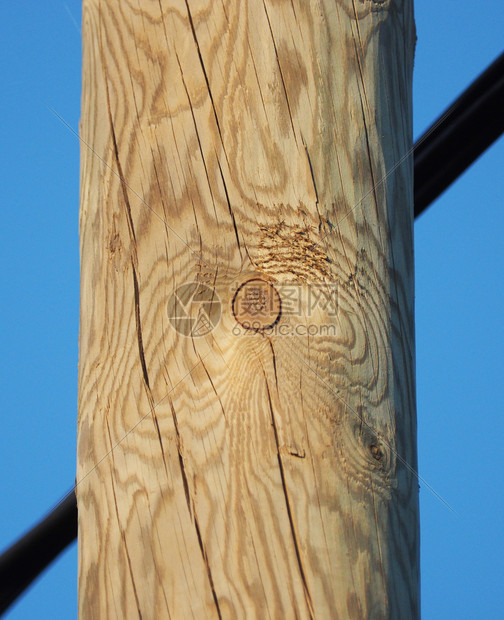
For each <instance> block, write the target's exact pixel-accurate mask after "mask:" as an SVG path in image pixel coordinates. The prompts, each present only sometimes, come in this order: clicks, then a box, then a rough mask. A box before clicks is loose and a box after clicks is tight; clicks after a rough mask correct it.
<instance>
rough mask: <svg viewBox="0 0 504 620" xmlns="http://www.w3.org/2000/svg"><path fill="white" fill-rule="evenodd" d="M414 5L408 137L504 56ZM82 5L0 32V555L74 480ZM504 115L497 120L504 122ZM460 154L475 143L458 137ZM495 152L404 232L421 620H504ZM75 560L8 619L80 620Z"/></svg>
mask: <svg viewBox="0 0 504 620" xmlns="http://www.w3.org/2000/svg"><path fill="white" fill-rule="evenodd" d="M484 8H485V10H484V11H483V10H481V8H477V5H476V4H475V3H474V2H473V3H469V2H468V3H461V2H455V1H454V0H445V1H444V2H442V3H440V2H434V1H433V0H417V2H416V8H415V14H416V23H417V32H418V43H417V51H416V60H415V78H414V97H413V98H414V127H415V137H418V136H419V135H420V134H421V133H422V132H423V130H424V129H426V128H427V127H428V125H430V124H431V122H432V121H433V120H434V119H435V118H436V117H437V116H438V115H439V114H440V113H441V112H442V111H443V110H444V109H445V108H446V107H447V106H448V105H449V104H450V103H451V101H452V100H453V99H454V98H455V97H456V96H457V95H458V94H459V93H460V92H461V91H462V90H463V89H464V88H465V87H466V86H467V85H468V84H469V82H471V81H472V80H473V79H474V78H475V77H476V75H477V74H478V73H480V72H481V71H482V70H483V69H484V68H485V67H486V66H487V65H488V64H489V63H490V62H491V61H492V60H493V59H494V58H495V57H496V56H497V55H498V54H499V53H500V52H501V51H502V50H503V49H504V4H502V3H500V2H494V3H491V4H490V5H488V4H486V5H485V6H484ZM79 27H80V2H79V1H77V0H68V1H67V2H59V1H53V0H46V1H45V2H35V1H34V0H32V1H28V0H18V1H17V2H14V3H3V4H2V19H1V21H0V41H1V53H0V77H1V81H0V84H1V92H2V97H1V99H0V109H1V114H0V119H1V120H0V158H1V159H0V175H1V193H0V196H1V204H2V211H1V213H2V222H1V226H0V290H1V294H2V298H1V304H0V342H1V346H2V354H1V360H2V364H1V369H0V399H1V400H0V411H1V420H2V425H1V433H0V504H1V509H0V549H3V548H4V547H5V546H7V545H8V544H9V543H10V542H11V541H13V540H14V539H15V538H16V537H17V536H18V535H20V534H21V533H22V532H23V531H24V530H26V529H28V528H29V527H31V526H32V525H33V524H34V522H35V521H36V520H38V518H39V517H40V516H42V515H43V514H44V513H45V512H46V511H47V510H48V509H49V508H50V507H51V506H53V505H54V504H55V503H56V502H57V501H58V499H59V498H60V497H61V496H62V495H63V494H64V493H65V492H66V491H67V490H68V489H69V488H70V487H71V485H72V484H73V480H74V476H75V450H76V400H77V354H78V349H77V338H78V320H79V316H78V311H79V255H78V200H79V144H78V141H77V139H76V138H75V136H74V135H72V134H71V132H70V131H69V130H68V129H67V128H65V127H64V126H63V125H62V123H61V122H60V121H59V120H58V119H57V118H56V117H55V116H54V114H53V113H52V112H51V111H50V108H53V109H54V110H56V111H57V113H58V114H59V115H61V116H62V117H63V118H64V119H65V120H66V121H67V122H68V123H69V124H70V125H71V126H72V127H74V128H75V129H77V127H78V120H79V116H80V109H79V108H80V72H81V64H80V63H81V59H80V48H81V43H80V32H79ZM503 113H504V111H503ZM468 139H470V136H468ZM503 171H504V139H500V140H499V141H498V142H497V143H496V144H495V145H494V146H493V147H492V148H491V149H489V151H487V153H485V154H484V155H483V156H482V157H481V158H480V159H479V160H478V161H477V162H476V164H475V165H474V166H473V167H472V168H471V169H470V170H469V171H467V172H466V173H465V174H464V175H463V176H462V177H461V178H460V179H459V180H458V181H457V183H456V184H454V185H453V186H452V187H451V188H450V189H449V190H448V191H447V192H446V193H445V194H444V195H443V196H442V197H441V198H440V199H439V200H438V201H437V202H436V203H435V204H434V205H433V206H432V207H431V208H430V210H429V211H428V212H426V213H425V214H424V215H423V216H421V218H420V219H419V220H417V222H416V224H415V244H416V250H415V251H416V332H417V394H418V397H417V399H418V426H419V436H418V440H419V461H420V463H419V471H420V475H421V476H422V478H423V479H425V480H426V481H427V482H428V483H429V484H430V485H431V486H432V487H433V488H434V489H435V490H436V492H437V493H439V494H440V495H441V496H442V498H443V499H444V500H445V501H446V502H447V503H448V504H449V505H450V506H451V507H452V508H453V509H454V510H455V511H456V513H457V514H454V513H453V512H451V511H450V510H449V509H448V508H447V507H446V506H445V505H444V504H443V503H442V502H441V501H439V499H437V498H436V497H435V496H434V495H433V494H432V493H431V492H430V491H429V489H428V488H426V486H425V485H424V484H422V483H421V484H420V486H421V490H420V498H421V541H422V542H421V551H422V610H423V618H424V619H428V620H430V619H438V618H439V619H444V618H458V619H459V620H460V619H465V618H467V619H468V620H469V619H470V620H475V619H479V618H485V619H488V618H497V617H502V596H501V588H502V582H503V578H504V561H503V557H504V553H503V552H504V546H503V536H502V515H503V513H504V494H503V492H502V489H501V481H502V480H503V478H504V459H503V458H502V446H503V444H504V415H503V413H504V408H503V398H502V392H501V386H502V384H503V379H502V368H503V365H502V355H503V350H504V337H503V336H504V333H503V332H504V329H503V325H502V315H503V312H502V307H503V305H504V284H503V277H502V274H503V267H504V260H503V259H504V249H503V247H504V246H503V242H502V239H503V234H504V172H503ZM76 582H77V552H76V546H75V545H73V546H72V548H71V549H69V550H68V551H66V552H65V553H64V554H63V555H62V556H61V557H60V559H59V560H58V561H57V562H56V563H55V564H54V565H53V566H52V567H51V568H50V569H49V570H48V571H47V572H46V573H45V574H44V575H43V576H42V577H41V578H40V579H39V580H38V581H37V582H36V583H35V585H34V586H33V587H32V588H30V590H29V591H28V592H27V593H26V594H25V596H24V597H23V598H22V599H20V600H19V602H17V603H16V605H15V606H13V607H12V608H11V611H10V612H9V613H8V614H7V615H6V618H9V619H11V620H20V619H28V618H30V619H32V618H46V617H47V618H49V617H50V618H52V619H53V620H58V619H60V618H61V619H65V620H68V619H69V618H76V615H77V614H76V605H77V586H76Z"/></svg>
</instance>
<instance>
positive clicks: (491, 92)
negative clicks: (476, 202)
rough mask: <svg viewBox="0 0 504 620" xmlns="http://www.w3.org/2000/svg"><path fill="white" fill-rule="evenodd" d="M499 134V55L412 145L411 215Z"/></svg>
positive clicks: (502, 77)
mask: <svg viewBox="0 0 504 620" xmlns="http://www.w3.org/2000/svg"><path fill="white" fill-rule="evenodd" d="M503 132H504V53H502V54H501V55H500V56H499V57H498V58H497V60H495V61H494V62H493V63H492V64H491V65H490V66H489V67H488V69H486V71H484V72H483V73H482V74H481V75H480V76H479V77H478V78H477V79H476V80H475V81H474V82H473V83H472V84H471V85H470V86H469V87H468V88H467V89H466V90H465V91H464V92H463V93H462V94H461V95H460V97H458V99H456V100H455V102H454V103H452V105H451V106H450V107H449V108H448V110H446V112H445V113H444V114H442V115H441V116H440V117H439V119H438V120H437V121H436V122H435V123H434V124H433V125H432V126H431V128H430V129H428V130H427V131H426V132H425V133H424V134H423V136H422V137H421V138H420V139H419V140H418V141H417V142H416V144H415V146H414V160H415V164H414V165H415V217H418V216H419V215H420V214H421V213H422V212H423V211H425V209H426V208H427V207H428V206H429V205H430V204H431V203H432V202H434V200H436V198H437V197H438V196H440V195H441V194H442V193H443V192H444V191H445V189H447V188H448V186H449V185H451V184H452V183H453V181H455V179H457V178H458V177H459V176H460V175H461V174H462V173H463V172H464V171H465V170H467V168H469V166H470V165H471V164H472V163H473V162H474V161H475V160H476V159H477V158H478V157H479V156H480V155H481V154H482V153H483V152H484V151H485V150H486V149H487V148H488V147H489V146H490V145H491V144H492V143H493V142H494V141H495V140H497V138H498V137H499V136H500V135H501V134H502V133H503Z"/></svg>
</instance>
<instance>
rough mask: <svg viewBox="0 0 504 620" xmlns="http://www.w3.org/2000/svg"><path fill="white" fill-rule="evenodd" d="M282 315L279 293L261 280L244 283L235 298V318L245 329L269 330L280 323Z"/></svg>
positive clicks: (255, 279) (268, 283)
mask: <svg viewBox="0 0 504 620" xmlns="http://www.w3.org/2000/svg"><path fill="white" fill-rule="evenodd" d="M281 313H282V302H281V299H280V295H279V294H278V291H277V290H276V289H275V287H274V286H273V285H272V284H270V282H266V280H261V279H260V278H252V279H250V280H247V281H246V282H244V283H243V284H242V285H241V286H240V287H239V288H238V290H237V291H236V293H235V296H234V298H233V314H234V317H235V319H236V320H237V321H238V323H240V325H242V326H243V327H245V329H252V330H254V331H262V330H265V329H269V328H270V327H273V325H275V324H276V323H278V321H279V319H280V315H281Z"/></svg>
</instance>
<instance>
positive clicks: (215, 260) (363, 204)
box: [77, 0, 419, 620]
mask: <svg viewBox="0 0 504 620" xmlns="http://www.w3.org/2000/svg"><path fill="white" fill-rule="evenodd" d="M414 39H415V35H414V23H413V7H412V0H375V1H369V0H353V1H352V0H338V1H334V0H319V1H313V2H308V1H307V0H292V1H287V0H276V1H273V0H264V2H262V1H260V0H257V1H256V0H253V1H252V0H249V1H248V2H247V1H245V0H241V1H240V2H238V1H236V0H212V1H210V0H208V1H203V0H198V1H196V0H187V1H186V0H169V1H165V0H160V1H154V0H137V1H136V2H132V1H131V2H127V1H125V0H121V1H119V0H107V1H105V0H102V1H99V0H84V6H83V42H84V47H83V95H82V121H81V138H82V147H81V148H82V170H81V178H82V185H81V214H80V217H81V219H80V227H81V263H82V296H81V326H80V362H79V420H78V466H77V482H78V484H77V497H78V507H79V616H80V618H81V619H82V620H87V619H91V618H96V619H103V618H143V619H146V618H147V619H151V618H152V619H159V618H161V619H162V618H181V619H184V620H185V619H186V618H196V619H198V620H199V619H202V618H232V619H234V618H260V619H262V618H342V619H345V618H401V619H404V618H416V617H418V615H419V592H418V581H419V580H418V484H417V478H416V475H415V470H416V413H415V389H414V325H413V240H412V217H413V211H412V159H411V157H405V156H406V155H407V154H408V152H409V149H410V148H411V144H412V119H411V74H412V64H413V53H414ZM387 175H388V176H387ZM253 279H262V280H264V281H266V282H270V283H271V284H272V285H273V286H274V287H275V290H277V291H278V292H279V295H280V297H281V298H282V295H283V299H282V313H281V316H280V319H279V321H278V322H277V323H276V325H275V326H274V327H273V328H271V329H270V330H266V331H261V330H248V331H247V330H244V329H241V330H237V329H236V327H237V322H236V320H235V316H234V313H233V298H234V295H235V292H236V290H237V288H238V287H239V286H240V285H242V284H243V283H244V282H246V281H247V280H253ZM191 281H196V282H200V283H203V284H206V285H208V286H210V287H214V288H215V291H216V292H217V293H218V295H219V297H220V299H221V301H222V316H221V319H220V322H219V324H218V325H217V326H216V327H215V328H214V329H213V330H212V331H210V332H209V333H208V334H207V335H204V336H201V337H186V336H183V335H181V334H179V333H177V331H176V330H175V329H174V328H173V325H172V324H171V323H170V320H169V317H168V311H167V308H168V305H169V303H170V302H169V300H170V298H171V296H172V293H173V291H174V290H175V288H176V287H178V286H180V285H182V284H184V283H186V282H191ZM287 283H295V284H296V285H299V286H300V287H301V288H300V289H293V288H292V284H289V285H287ZM331 284H334V285H335V286H336V287H337V291H338V295H337V302H338V308H337V313H336V314H335V315H334V313H333V312H331V311H330V310H331V308H330V307H327V308H323V307H322V304H321V303H319V304H316V307H315V308H313V309H311V308H310V302H309V301H307V295H308V292H309V291H310V290H311V291H312V292H313V291H320V288H321V285H324V286H326V290H332V289H331ZM288 286H290V287H291V288H290V289H288ZM288 290H290V291H292V290H297V291H298V293H297V294H298V295H301V293H299V291H302V308H301V310H302V312H301V313H300V314H299V315H295V314H292V313H291V314H289V312H287V305H286V297H287V292H288ZM268 324H269V323H268ZM308 324H309V325H313V326H315V327H314V328H310V329H311V330H312V331H313V329H315V330H318V331H317V333H311V332H310V333H306V332H307V330H306V329H305V331H304V332H303V326H306V325H308ZM289 329H290V330H291V331H290V332H289V334H287V333H286V331H288V330H289ZM282 330H283V332H282Z"/></svg>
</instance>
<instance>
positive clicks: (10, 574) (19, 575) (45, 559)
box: [0, 491, 77, 614]
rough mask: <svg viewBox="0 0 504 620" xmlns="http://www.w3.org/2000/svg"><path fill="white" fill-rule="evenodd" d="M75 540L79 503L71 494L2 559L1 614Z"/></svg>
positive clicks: (6, 552) (0, 557)
mask: <svg viewBox="0 0 504 620" xmlns="http://www.w3.org/2000/svg"><path fill="white" fill-rule="evenodd" d="M76 538H77V502H76V499H75V493H74V492H73V491H71V492H70V493H68V494H67V495H66V496H65V497H64V499H63V500H62V501H61V502H60V503H59V504H58V505H57V506H56V508H54V509H53V510H52V511H51V512H50V513H49V514H48V515H47V517H45V518H44V519H42V521H41V522H40V523H39V524H38V525H36V526H35V527H34V528H33V529H31V530H30V531H29V532H28V533H27V534H25V535H24V536H23V537H22V538H20V539H19V540H18V541H17V542H15V543H14V544H13V545H12V546H11V547H9V549H7V551H5V552H4V553H3V554H2V555H1V556H0V614H3V612H4V611H5V610H6V609H7V608H8V607H9V606H10V605H11V603H13V602H14V601H15V600H16V598H17V597H18V596H19V595H20V594H21V593H22V592H23V591H24V590H25V589H26V588H27V587H28V586H29V585H30V583H31V582H32V581H33V580H34V579H35V578H36V577H38V575H40V573H41V572H42V571H43V570H44V569H45V568H47V566H49V564H50V563H51V562H52V561H53V560H54V559H56V558H57V557H58V555H59V554H60V553H61V552H62V551H63V550H64V549H65V548H66V547H67V546H68V545H69V544H70V543H71V542H72V541H74V540H75V539H76Z"/></svg>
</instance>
